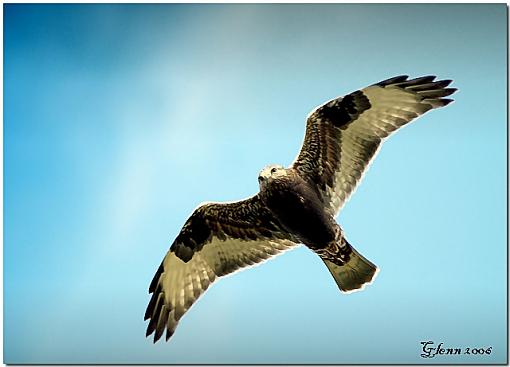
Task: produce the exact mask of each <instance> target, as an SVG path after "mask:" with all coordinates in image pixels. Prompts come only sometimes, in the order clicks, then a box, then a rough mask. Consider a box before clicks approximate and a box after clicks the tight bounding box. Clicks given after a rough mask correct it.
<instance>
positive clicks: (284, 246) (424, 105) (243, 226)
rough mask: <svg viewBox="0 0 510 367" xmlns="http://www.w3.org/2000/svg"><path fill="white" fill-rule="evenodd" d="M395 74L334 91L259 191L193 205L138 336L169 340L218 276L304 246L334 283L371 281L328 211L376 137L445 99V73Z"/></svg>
mask: <svg viewBox="0 0 510 367" xmlns="http://www.w3.org/2000/svg"><path fill="white" fill-rule="evenodd" d="M434 79H435V77H433V76H425V77H421V78H416V79H410V80H408V78H407V76H398V77H394V78H391V79H387V80H384V81H381V82H379V83H376V84H374V85H371V86H369V87H367V88H364V89H362V90H359V91H356V92H353V93H351V94H348V95H346V96H345V97H339V98H335V99H333V100H331V101H329V102H327V103H325V104H324V105H322V106H319V107H318V108H316V109H315V110H314V111H313V112H312V113H311V114H310V115H309V117H308V119H307V124H306V133H305V139H304V142H303V146H302V148H301V151H300V153H299V155H298V156H297V158H296V160H295V161H294V163H293V164H292V165H291V166H290V167H289V168H287V169H285V168H283V167H281V166H269V167H266V168H265V169H263V170H262V171H261V173H260V176H259V184H260V192H259V193H258V194H256V195H255V196H253V197H251V198H248V199H245V200H242V201H238V202H234V203H208V204H203V205H201V206H199V207H198V208H197V209H196V210H195V211H194V212H193V214H192V215H191V216H190V217H189V219H188V220H187V221H186V223H185V224H184V226H183V228H182V230H181V231H180V233H179V235H178V236H177V237H176V239H175V241H174V242H173V244H172V246H171V247H170V250H169V251H168V253H167V255H166V256H165V258H164V260H163V262H162V263H161V265H160V267H159V268H158V271H157V272H156V275H155V276H154V278H153V280H152V282H151V284H150V286H149V292H150V293H152V297H151V299H150V301H149V305H148V307H147V310H146V313H145V319H146V320H149V325H148V327H147V336H148V335H150V334H152V333H154V342H156V341H157V340H158V339H160V338H161V336H162V335H163V333H164V332H165V330H166V339H167V340H168V339H169V338H170V337H171V336H172V334H173V333H174V331H175V328H176V327H177V324H178V322H179V320H180V318H181V317H182V316H183V315H184V314H185V313H186V312H187V311H188V309H189V308H190V307H191V305H192V304H193V303H194V302H195V301H196V300H197V299H198V298H199V297H200V296H201V295H202V294H203V293H204V292H205V291H206V290H207V288H208V287H209V286H210V285H211V284H212V283H213V282H214V281H215V280H216V279H217V278H218V277H221V276H223V275H226V274H229V273H232V272H235V271H237V270H239V269H242V268H245V267H248V266H251V265H254V264H258V263H260V262H263V261H265V260H267V259H268V258H270V257H272V256H274V255H277V254H279V253H281V252H283V251H285V250H288V249H290V248H292V247H295V246H297V245H299V244H304V245H306V246H307V247H309V248H310V249H311V250H312V251H314V252H315V253H316V254H317V255H319V257H320V258H321V259H322V260H323V261H324V263H325V265H326V266H327V268H328V270H329V271H330V272H331V274H332V275H333V278H334V279H335V281H336V283H337V285H338V287H339V289H340V290H341V291H343V292H350V291H354V290H358V289H362V288H363V287H364V285H366V284H367V283H369V282H371V281H372V280H373V278H374V276H375V274H376V271H377V267H376V266H375V265H374V264H372V263H371V262H370V261H368V260H367V259H365V258H364V257H363V256H362V255H360V254H359V253H358V252H357V251H356V250H355V249H354V248H353V247H352V246H351V245H350V244H349V242H348V241H347V239H346V238H345V236H344V234H343V231H342V229H341V228H340V226H339V225H338V224H337V223H336V221H335V219H334V218H335V216H336V215H337V214H338V212H339V210H340V209H341V208H342V206H343V204H344V203H345V201H346V200H347V199H348V198H349V196H350V195H351V194H352V192H353V191H354V189H355V188H356V186H357V184H358V182H359V181H360V180H361V178H362V176H363V173H364V172H365V171H366V169H367V167H368V165H369V163H370V162H371V160H372V159H373V157H374V156H375V154H376V153H377V151H378V149H379V147H380V145H381V143H382V141H383V140H384V139H385V138H386V137H388V136H389V135H390V134H391V133H392V132H394V131H396V130H397V129H398V128H400V127H401V126H403V125H405V124H407V123H409V122H410V121H412V120H413V119H415V118H416V117H418V116H420V115H422V114H424V113H425V112H427V111H429V110H431V109H434V108H438V107H443V106H446V105H447V104H449V103H450V102H451V101H452V100H450V99H445V98H443V97H445V96H448V95H450V94H452V93H453V92H455V89H453V88H446V87H447V86H448V85H449V84H450V82H451V81H450V80H440V81H434Z"/></svg>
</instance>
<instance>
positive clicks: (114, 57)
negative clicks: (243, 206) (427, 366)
mask: <svg viewBox="0 0 510 367" xmlns="http://www.w3.org/2000/svg"><path fill="white" fill-rule="evenodd" d="M506 15H507V9H506V5H504V4H500V5H475V4H473V5H460V4H459V5H143V6H135V5H12V4H6V5H4V363H377V362H379V363H431V362H434V363H439V362H442V363H469V362H471V363H485V362H487V363H505V361H506V354H507V350H506V348H507V340H506V324H507V319H506V299H507V294H506V289H507V285H506V270H507V269H506V266H507V265H506V264H507V260H506V259H507V256H506V255H507V249H506V219H507V216H506V202H507V197H506V177H507V167H506V134H507V130H506V129H507V127H506V126H507V125H506V123H507V122H506V97H507V96H506V67H507V63H506V62H507V59H506ZM399 74H409V75H411V76H414V77H415V76H421V75H428V74H434V75H438V77H439V78H443V79H444V78H446V79H454V84H453V86H454V87H456V88H459V92H457V93H456V94H455V95H454V98H455V99H456V102H455V103H454V104H452V105H449V106H448V107H447V108H445V109H442V110H436V111H433V112H432V113H430V114H427V115H426V116H424V117H423V118H421V119H420V120H418V122H416V123H414V124H412V125H410V126H408V127H406V128H405V129H403V130H402V131H399V132H398V133H397V134H396V135H394V136H393V137H392V138H391V139H390V140H389V141H388V142H387V143H386V144H385V145H384V147H383V148H382V150H381V152H380V153H379V155H378V157H377V159H376V160H375V162H374V164H373V165H372V167H371V169H370V170H369V171H368V173H367V175H366V176H365V179H364V181H363V182H362V185H361V186H360V187H359V188H358V190H357V192H356V193H355V195H354V196H353V197H352V199H351V200H350V201H349V202H348V203H347V205H346V206H345V208H344V210H343V211H342V213H341V214H340V216H339V218H338V221H339V223H340V224H341V225H342V226H343V228H344V230H345V232H346V235H347V238H348V239H349V242H351V243H352V244H353V245H354V246H355V247H356V248H357V249H358V250H359V251H360V252H361V253H362V254H364V255H365V256H366V257H367V258H368V259H370V260H371V261H373V262H374V263H375V264H377V265H378V266H379V267H380V269H381V271H380V273H379V275H378V277H377V279H376V281H375V282H374V283H373V284H372V285H371V286H369V287H367V288H366V289H365V291H363V292H358V293H354V294H350V295H345V294H340V293H339V291H338V289H337V287H336V285H335V282H334V281H333V279H332V278H331V276H330V275H329V273H328V271H327V269H326V267H325V266H324V265H323V264H322V262H321V261H320V260H319V259H318V258H317V257H316V256H315V255H314V254H312V253H311V252H310V251H309V250H307V249H306V248H304V247H300V248H298V249H296V250H293V251H291V252H288V253H286V254H284V255H282V256H280V257H277V258H275V259H274V260H272V261H269V262H267V263H265V264H264V265H262V266H259V267H256V268H255V269H250V270H247V271H244V272H241V273H238V274H236V275H235V276H232V277H228V278H226V279H223V280H221V281H220V282H218V283H216V284H215V285H214V286H213V287H212V288H210V290H209V291H208V292H207V293H206V294H205V295H204V296H203V297H202V298H201V299H200V300H199V301H198V302H197V303H196V304H195V305H194V306H193V308H192V309H191V311H190V312H188V313H187V314H186V316H185V317H184V318H183V319H182V321H181V323H180V325H179V327H178V329H177V331H176V333H175V335H174V336H173V337H172V339H171V340H170V342H169V343H158V344H156V345H153V344H152V340H151V339H146V338H145V329H146V323H145V322H144V321H143V316H144V312H145V307H146V305H147V303H148V301H149V295H148V293H147V289H148V285H149V283H150V280H151V279H152V277H153V275H154V273H155V271H156V269H157V267H158V266H159V264H160V262H161V260H162V258H163V256H164V255H165V253H166V251H167V249H168V248H169V246H170V244H171V242H172V241H173V239H174V238H175V236H176V235H177V234H178V232H179V230H180V228H181V226H182V225H183V223H184V221H185V220H186V218H187V217H188V216H189V215H190V213H191V212H192V210H193V209H194V208H195V207H196V206H197V205H198V204H199V203H200V202H202V201H230V200H237V199H241V198H245V197H247V196H250V195H252V194H254V193H256V192H257V191H258V183H257V175H258V172H259V170H260V169H262V168H263V167H264V166H265V165H267V164H269V163H279V164H283V165H288V164H290V163H291V162H292V161H293V159H294V157H295V156H296V154H297V152H298V150H299V147H300V145H301V142H302V139H303V135H304V128H305V125H304V123H305V117H306V116H307V114H308V113H309V112H310V110H312V109H313V108H314V107H315V106H317V105H319V104H321V103H323V102H325V101H326V100H328V99H331V98H333V97H336V96H339V95H343V94H346V93H349V92H352V91H354V90H356V89H359V88H362V87H364V86H367V85H369V84H372V83H374V82H377V81H380V80H382V79H385V78H389V77H392V76H395V75H399ZM428 340H431V341H434V342H435V343H436V344H437V343H440V342H443V343H444V346H450V347H462V348H467V347H469V348H481V347H483V348H488V347H492V353H491V354H490V355H483V356H474V355H462V356H448V357H436V358H433V359H423V358H421V357H420V353H421V350H420V349H421V345H420V342H421V341H428Z"/></svg>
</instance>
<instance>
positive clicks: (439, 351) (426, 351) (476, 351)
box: [420, 340, 492, 358]
mask: <svg viewBox="0 0 510 367" xmlns="http://www.w3.org/2000/svg"><path fill="white" fill-rule="evenodd" d="M420 343H421V345H422V353H421V354H420V356H421V357H422V358H434V357H435V356H437V355H461V354H464V355H465V354H472V355H482V354H486V355H489V354H491V353H492V347H485V348H469V347H463V348H458V347H454V348H449V347H448V348H447V347H445V346H443V343H439V344H438V345H437V346H435V345H434V344H435V343H434V342H433V341H431V340H429V341H426V342H420Z"/></svg>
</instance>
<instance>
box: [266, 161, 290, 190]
mask: <svg viewBox="0 0 510 367" xmlns="http://www.w3.org/2000/svg"><path fill="white" fill-rule="evenodd" d="M286 174H287V170H286V169H285V168H283V167H282V166H280V165H278V164H272V165H270V166H267V167H265V168H264V169H263V170H262V171H260V173H259V185H260V187H261V188H262V187H263V186H265V185H267V184H268V183H269V182H270V181H271V180H273V179H275V178H279V177H283V176H285V175H286Z"/></svg>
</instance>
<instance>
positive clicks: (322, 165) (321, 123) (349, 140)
mask: <svg viewBox="0 0 510 367" xmlns="http://www.w3.org/2000/svg"><path fill="white" fill-rule="evenodd" d="M434 79H435V77H434V76H424V77H420V78H415V79H408V77H407V76H406V75H401V76H397V77H394V78H390V79H387V80H383V81H381V82H379V83H376V84H374V85H371V86H369V87H367V88H364V89H362V90H359V91H356V92H354V93H351V94H349V95H347V96H345V97H343V98H342V97H339V98H336V99H333V100H331V101H329V102H327V103H325V104H324V105H322V106H320V107H318V108H316V109H315V110H314V111H313V112H312V113H311V114H310V116H309V117H308V120H307V125H306V134H305V139H304V142H303V147H302V148H301V151H300V153H299V155H298V157H297V158H296V160H295V161H294V163H293V165H292V167H293V168H295V169H296V170H297V171H298V173H299V174H300V175H301V176H303V177H305V178H306V179H308V180H309V181H310V182H312V183H314V184H315V185H316V187H317V188H318V190H319V192H320V195H321V198H322V200H323V202H324V204H325V205H326V207H327V208H328V209H329V211H330V213H331V214H332V215H336V214H337V213H338V211H339V210H340V209H341V207H342V206H343V204H344V203H345V201H346V200H347V199H348V198H349V196H350V194H351V193H352V192H353V190H354V189H355V188H356V186H357V184H358V182H359V181H360V180H361V178H362V176H363V173H364V172H365V171H366V169H367V167H368V165H369V163H370V162H371V160H372V159H373V157H374V156H375V154H376V153H377V151H378V149H379V147H380V144H381V142H382V141H383V139H384V138H386V137H388V136H389V135H390V134H391V133H392V132H394V131H396V130H397V129H398V128H400V127H402V126H404V125H405V124H407V123H409V122H410V121H412V120H414V119H415V118H417V117H419V116H421V115H422V114H424V113H425V112H427V111H429V110H431V109H434V108H439V107H443V106H446V105H447V104H449V103H450V102H452V100H451V99H447V98H443V97H446V96H449V95H450V94H452V93H454V92H455V91H456V89H455V88H446V87H447V86H448V85H449V84H450V83H451V80H439V81H434Z"/></svg>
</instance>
